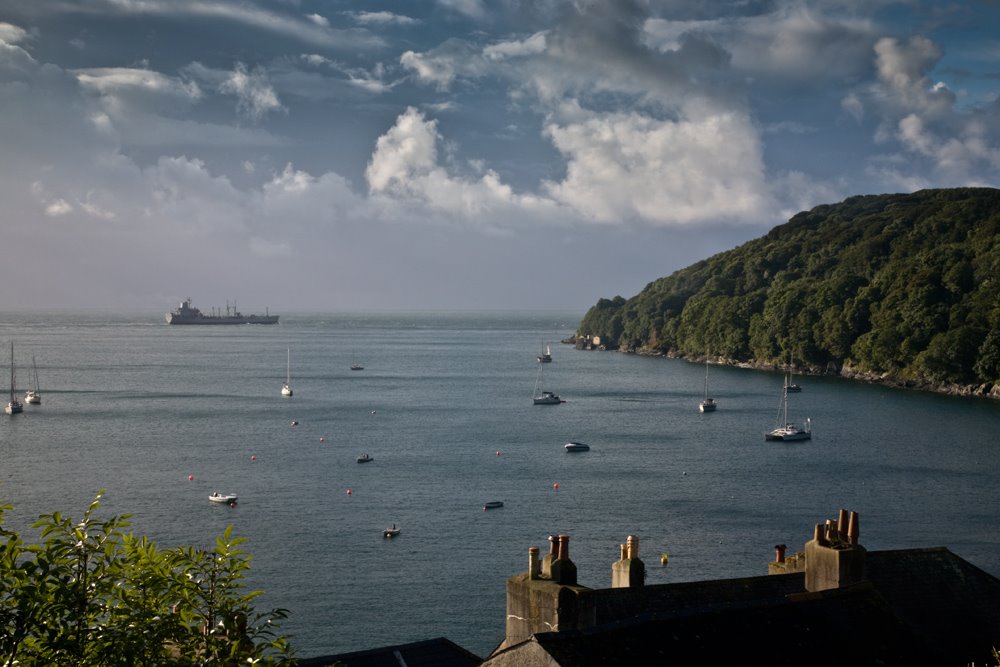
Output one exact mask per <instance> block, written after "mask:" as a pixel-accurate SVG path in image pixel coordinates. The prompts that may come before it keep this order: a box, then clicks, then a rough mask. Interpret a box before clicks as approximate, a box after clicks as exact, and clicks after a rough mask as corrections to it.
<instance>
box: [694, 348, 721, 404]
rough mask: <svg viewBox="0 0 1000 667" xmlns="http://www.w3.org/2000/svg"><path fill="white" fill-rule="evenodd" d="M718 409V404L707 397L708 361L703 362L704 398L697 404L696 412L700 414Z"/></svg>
mask: <svg viewBox="0 0 1000 667" xmlns="http://www.w3.org/2000/svg"><path fill="white" fill-rule="evenodd" d="M717 407H719V404H718V403H717V402H716V400H715V399H714V398H711V397H710V396H709V395H708V360H707V359H706V360H705V398H704V400H702V402H701V403H699V404H698V410H700V411H701V412H715V408H717Z"/></svg>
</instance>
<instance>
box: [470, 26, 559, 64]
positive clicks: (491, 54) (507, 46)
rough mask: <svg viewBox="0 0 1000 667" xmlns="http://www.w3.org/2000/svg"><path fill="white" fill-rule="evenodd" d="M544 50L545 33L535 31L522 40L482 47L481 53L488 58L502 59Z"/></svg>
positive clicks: (533, 53)
mask: <svg viewBox="0 0 1000 667" xmlns="http://www.w3.org/2000/svg"><path fill="white" fill-rule="evenodd" d="M543 51H545V33H544V32H537V33H535V34H534V35H532V36H531V37H529V38H528V39H525V40H523V41H513V42H500V43H498V44H492V45H490V46H487V47H486V48H485V49H483V55H484V56H486V57H487V58H489V59H490V60H503V59H505V58H517V57H518V56H529V55H535V54H538V53H542V52H543Z"/></svg>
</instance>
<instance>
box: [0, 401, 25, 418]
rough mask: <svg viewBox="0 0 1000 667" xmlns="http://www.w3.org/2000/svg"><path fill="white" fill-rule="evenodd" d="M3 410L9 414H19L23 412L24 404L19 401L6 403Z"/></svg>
mask: <svg viewBox="0 0 1000 667" xmlns="http://www.w3.org/2000/svg"><path fill="white" fill-rule="evenodd" d="M3 411H4V412H6V413H7V414H9V415H19V414H21V413H22V412H24V406H22V405H21V404H20V403H8V404H7V405H6V407H4V409H3Z"/></svg>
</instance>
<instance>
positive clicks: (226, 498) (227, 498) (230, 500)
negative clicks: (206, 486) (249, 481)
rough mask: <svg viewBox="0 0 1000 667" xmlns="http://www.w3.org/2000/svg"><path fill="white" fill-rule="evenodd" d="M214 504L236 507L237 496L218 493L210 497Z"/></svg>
mask: <svg viewBox="0 0 1000 667" xmlns="http://www.w3.org/2000/svg"><path fill="white" fill-rule="evenodd" d="M208 499H209V500H211V501H212V502H213V503H221V504H223V505H234V504H236V494H235V493H219V492H218V491H216V492H215V493H213V494H212V495H210V496H209V497H208Z"/></svg>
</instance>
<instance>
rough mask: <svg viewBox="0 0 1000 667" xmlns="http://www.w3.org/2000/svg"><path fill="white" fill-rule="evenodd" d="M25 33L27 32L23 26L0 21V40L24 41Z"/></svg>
mask: <svg viewBox="0 0 1000 667" xmlns="http://www.w3.org/2000/svg"><path fill="white" fill-rule="evenodd" d="M27 34H28V33H27V31H25V29H24V28H21V27H19V26H16V25H14V24H13V23H6V22H4V21H0V42H5V43H7V44H17V43H18V42H22V41H24V38H25V37H26V36H27Z"/></svg>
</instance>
